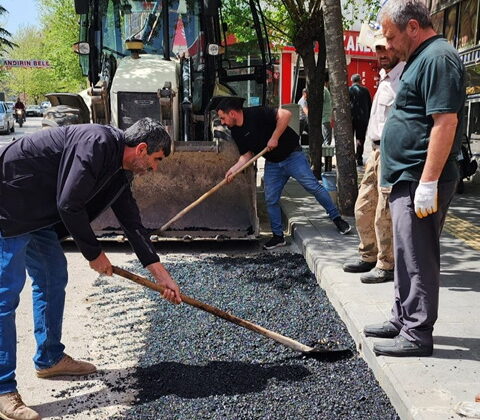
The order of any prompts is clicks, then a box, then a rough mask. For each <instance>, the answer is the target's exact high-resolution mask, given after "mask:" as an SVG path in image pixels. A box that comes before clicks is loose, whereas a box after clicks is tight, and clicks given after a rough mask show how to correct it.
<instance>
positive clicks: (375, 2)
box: [342, 0, 381, 29]
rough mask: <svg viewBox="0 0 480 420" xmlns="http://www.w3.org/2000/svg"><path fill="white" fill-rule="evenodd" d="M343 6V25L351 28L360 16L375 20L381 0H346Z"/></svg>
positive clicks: (345, 27)
mask: <svg viewBox="0 0 480 420" xmlns="http://www.w3.org/2000/svg"><path fill="white" fill-rule="evenodd" d="M342 4H343V6H342V8H343V27H344V29H348V28H350V27H351V26H352V25H353V24H354V22H355V21H357V20H358V17H359V16H364V19H365V20H368V21H375V20H376V18H377V15H378V12H379V10H380V4H381V1H380V0H360V1H359V0H346V1H345V2H342Z"/></svg>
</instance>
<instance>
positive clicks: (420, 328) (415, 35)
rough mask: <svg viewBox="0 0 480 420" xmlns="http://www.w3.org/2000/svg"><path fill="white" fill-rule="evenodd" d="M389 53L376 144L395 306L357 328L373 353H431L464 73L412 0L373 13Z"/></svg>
mask: <svg viewBox="0 0 480 420" xmlns="http://www.w3.org/2000/svg"><path fill="white" fill-rule="evenodd" d="M379 19H380V24H381V25H382V31H383V34H384V36H385V38H386V39H387V50H392V51H393V52H395V53H396V55H397V56H398V57H399V58H400V59H401V60H404V61H406V62H407V64H406V66H405V69H404V71H403V73H402V76H401V78H400V79H401V84H400V88H399V90H398V92H397V96H396V98H395V105H394V107H393V109H392V111H391V113H390V115H389V117H388V120H387V122H386V124H385V127H384V129H383V133H382V140H381V142H380V148H381V151H380V156H381V185H382V186H392V192H391V194H390V210H391V214H392V222H393V242H394V244H395V247H394V258H395V273H394V289H395V301H394V304H393V308H392V317H391V319H390V320H389V321H387V322H384V323H383V324H378V325H369V326H366V327H365V328H364V333H365V335H367V336H374V337H381V338H390V340H385V341H383V342H378V343H374V346H373V351H374V352H375V354H376V355H384V356H394V357H404V356H414V357H422V356H430V355H432V353H433V328H434V325H435V322H436V320H437V317H438V297H439V287H440V234H441V232H442V228H443V224H444V222H445V217H446V215H447V210H448V207H449V205H450V202H451V200H452V198H453V195H454V193H455V190H456V187H457V183H458V179H459V170H458V165H457V161H456V160H457V156H458V152H459V150H460V143H461V130H460V128H461V127H460V125H461V124H460V123H459V122H460V121H461V117H462V113H463V107H464V104H465V68H464V65H463V63H462V61H461V59H460V57H459V55H458V52H457V50H456V49H455V48H454V47H452V45H450V44H449V43H448V41H447V40H446V39H444V38H443V37H441V36H439V35H437V34H436V32H435V31H434V29H433V26H432V21H431V17H430V11H429V10H428V8H427V7H426V6H425V5H424V4H423V2H421V1H419V0H395V1H389V2H388V3H386V4H385V6H384V7H383V8H382V10H381V12H380V16H379Z"/></svg>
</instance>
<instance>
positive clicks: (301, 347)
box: [112, 266, 312, 353]
mask: <svg viewBox="0 0 480 420" xmlns="http://www.w3.org/2000/svg"><path fill="white" fill-rule="evenodd" d="M112 269H113V272H114V273H115V274H117V275H119V276H121V277H125V278H126V279H129V280H132V281H134V282H135V283H138V284H141V285H142V286H145V287H148V288H149V289H152V290H155V291H157V292H160V293H163V291H164V290H165V288H164V287H163V286H161V285H159V284H157V283H154V282H152V281H150V280H148V279H147V278H145V277H142V276H139V275H137V274H133V273H131V272H130V271H127V270H124V269H123V268H120V267H116V266H112ZM180 297H181V299H182V301H183V302H185V303H186V304H188V305H190V306H194V307H195V308H198V309H201V310H202V311H205V312H208V313H210V314H212V315H215V316H217V317H219V318H223V319H225V320H226V321H228V322H231V323H233V324H236V325H240V326H241V327H244V328H247V329H248V330H251V331H254V332H256V333H258V334H261V335H263V336H265V337H268V338H271V339H272V340H275V341H277V342H278V343H280V344H283V345H284V346H287V347H289V348H291V349H293V350H295V351H299V352H303V353H308V352H310V351H311V350H312V347H309V346H306V345H305V344H302V343H300V342H298V341H296V340H293V339H292V338H290V337H286V336H284V335H282V334H279V333H276V332H274V331H271V330H268V329H266V328H263V327H261V326H260V325H257V324H254V323H253V322H250V321H247V320H245V319H242V318H239V317H237V316H235V315H232V314H229V313H228V312H225V311H222V310H221V309H219V308H216V307H215V306H211V305H208V304H207V303H203V302H200V301H199V300H196V299H193V298H191V297H189V296H185V295H183V294H180Z"/></svg>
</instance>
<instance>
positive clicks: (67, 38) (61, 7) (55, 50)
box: [41, 0, 86, 92]
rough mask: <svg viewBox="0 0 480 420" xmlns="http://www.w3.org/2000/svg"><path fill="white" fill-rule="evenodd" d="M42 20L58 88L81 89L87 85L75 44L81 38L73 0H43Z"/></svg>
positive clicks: (49, 59) (46, 45) (65, 90)
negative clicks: (73, 49) (75, 50)
mask: <svg viewBox="0 0 480 420" xmlns="http://www.w3.org/2000/svg"><path fill="white" fill-rule="evenodd" d="M41 22H42V32H43V34H44V45H45V49H44V53H45V58H46V59H47V60H48V61H49V62H50V65H51V66H52V70H53V74H52V77H53V79H54V80H55V89H54V90H55V91H57V92H78V91H80V90H82V89H84V88H85V87H86V80H85V78H84V77H83V76H82V72H81V69H80V66H79V61H78V56H77V55H76V54H75V53H74V52H73V51H72V45H73V44H74V43H75V42H77V41H78V30H79V26H78V16H77V15H76V14H75V9H74V2H73V1H72V0H42V2H41Z"/></svg>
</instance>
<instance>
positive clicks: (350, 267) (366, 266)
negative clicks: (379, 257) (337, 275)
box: [343, 260, 377, 273]
mask: <svg viewBox="0 0 480 420" xmlns="http://www.w3.org/2000/svg"><path fill="white" fill-rule="evenodd" d="M376 265H377V262H376V261H373V262H368V261H363V260H358V261H355V262H351V263H345V264H343V271H345V272H346V273H366V272H367V271H370V270H371V269H372V268H374V267H375V266H376Z"/></svg>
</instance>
